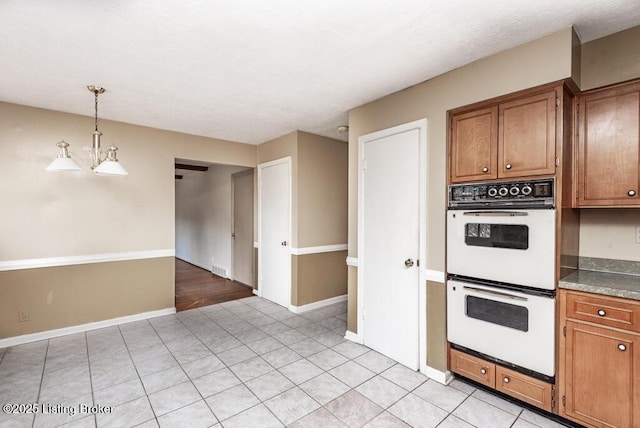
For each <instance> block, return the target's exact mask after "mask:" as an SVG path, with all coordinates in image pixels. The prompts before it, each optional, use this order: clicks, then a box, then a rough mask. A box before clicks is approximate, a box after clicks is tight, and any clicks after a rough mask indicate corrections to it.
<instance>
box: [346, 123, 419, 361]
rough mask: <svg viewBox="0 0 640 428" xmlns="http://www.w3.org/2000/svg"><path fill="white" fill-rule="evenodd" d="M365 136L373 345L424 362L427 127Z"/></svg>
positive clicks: (369, 335)
mask: <svg viewBox="0 0 640 428" xmlns="http://www.w3.org/2000/svg"><path fill="white" fill-rule="evenodd" d="M398 128H400V129H397V128H393V129H391V130H388V131H387V132H385V131H381V132H378V133H375V134H371V135H370V136H365V137H361V138H360V156H361V162H360V164H361V169H362V171H361V175H360V177H361V189H360V195H359V196H360V204H359V209H360V210H361V213H360V220H359V224H360V230H359V235H360V236H359V245H358V264H359V269H358V270H359V278H358V282H359V283H360V282H361V283H362V287H361V288H360V289H361V290H362V291H363V296H362V299H363V301H362V305H363V306H362V313H361V317H362V318H361V322H362V328H363V332H362V333H363V336H362V338H363V342H364V344H365V345H366V346H368V347H370V348H372V349H375V350H376V351H378V352H380V353H382V354H384V355H387V356H388V357H390V358H393V359H394V360H396V361H398V362H400V363H401V364H403V365H405V366H407V367H409V368H412V369H414V370H417V369H418V368H419V366H420V364H419V362H420V342H421V340H420V339H421V337H420V333H421V332H420V324H421V317H420V311H421V310H420V305H421V304H424V302H423V301H422V300H423V299H421V295H420V269H419V267H418V266H419V263H418V260H419V259H420V256H421V253H420V248H421V233H422V231H421V227H420V221H421V214H423V213H421V209H422V203H421V189H422V186H421V180H422V177H423V175H422V173H421V159H422V157H423V156H424V155H425V154H424V153H422V150H421V139H423V138H424V135H421V133H422V132H425V130H424V129H421V128H417V129H416V128H415V127H413V128H411V127H409V129H404V130H403V128H406V127H398Z"/></svg>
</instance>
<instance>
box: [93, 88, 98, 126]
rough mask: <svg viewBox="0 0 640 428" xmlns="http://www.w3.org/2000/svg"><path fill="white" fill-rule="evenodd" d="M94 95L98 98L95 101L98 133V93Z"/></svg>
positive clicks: (95, 92)
mask: <svg viewBox="0 0 640 428" xmlns="http://www.w3.org/2000/svg"><path fill="white" fill-rule="evenodd" d="M94 95H95V97H96V100H95V106H96V120H95V123H96V131H97V130H98V91H94Z"/></svg>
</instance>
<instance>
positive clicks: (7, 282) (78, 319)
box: [0, 257, 175, 339]
mask: <svg viewBox="0 0 640 428" xmlns="http://www.w3.org/2000/svg"><path fill="white" fill-rule="evenodd" d="M174 267H175V263H174V259H173V257H163V258H154V259H145V260H131V261H122V262H111V263H94V264H84V265H75V266H63V267H51V268H42V269H25V270H14V271H4V272H0V284H1V285H0V296H1V298H0V339H2V338H7V337H13V336H19V335H22V334H28V333H35V332H40V331H45V330H51V329H56V328H62V327H68V326H72V325H77V324H84V323H89V322H94V321H100V320H105V319H110V318H117V317H122V316H126V315H132V314H138V313H142V312H148V311H155V310H159V309H165V308H171V307H173V306H174V269H175V268H174ZM22 309H26V310H28V311H29V321H26V322H18V311H20V310H22Z"/></svg>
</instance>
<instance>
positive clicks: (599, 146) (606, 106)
mask: <svg viewBox="0 0 640 428" xmlns="http://www.w3.org/2000/svg"><path fill="white" fill-rule="evenodd" d="M577 175H578V188H577V192H578V198H577V199H578V206H581V207H599V206H637V205H640V196H639V195H638V193H639V192H640V81H634V82H631V83H625V84H620V85H616V86H613V87H608V88H604V89H598V90H593V91H589V92H585V93H583V94H581V95H580V97H579V104H578V173H577Z"/></svg>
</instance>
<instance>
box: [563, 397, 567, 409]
mask: <svg viewBox="0 0 640 428" xmlns="http://www.w3.org/2000/svg"><path fill="white" fill-rule="evenodd" d="M562 407H567V396H566V395H563V396H562Z"/></svg>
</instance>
